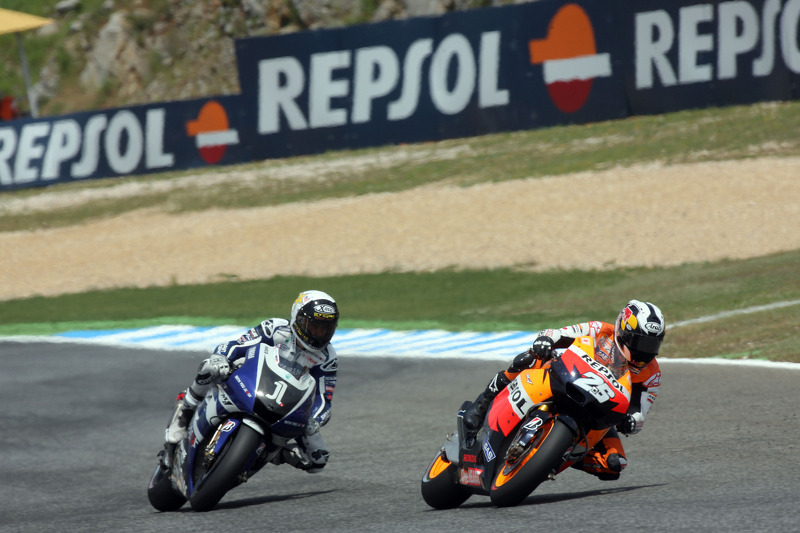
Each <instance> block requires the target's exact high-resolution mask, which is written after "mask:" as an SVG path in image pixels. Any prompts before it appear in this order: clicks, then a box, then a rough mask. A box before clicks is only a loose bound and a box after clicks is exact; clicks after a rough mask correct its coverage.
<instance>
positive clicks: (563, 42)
mask: <svg viewBox="0 0 800 533" xmlns="http://www.w3.org/2000/svg"><path fill="white" fill-rule="evenodd" d="M528 48H529V51H530V59H531V64H533V65H542V72H543V75H544V82H545V84H546V85H547V92H548V93H549V94H550V99H551V100H552V101H553V103H554V104H555V105H556V107H557V108H558V109H559V110H561V111H563V112H564V113H574V112H576V111H578V110H579V109H580V108H582V107H583V105H584V104H585V103H586V99H587V98H589V93H590V92H591V90H592V82H593V81H594V79H595V78H607V77H610V76H611V57H610V55H609V54H607V53H598V52H597V45H596V43H595V40H594V28H593V27H592V22H591V20H589V17H588V15H587V14H586V12H585V11H584V10H583V8H582V7H580V6H579V5H577V4H566V5H564V6H563V7H562V8H561V9H559V10H558V12H557V13H556V14H555V16H554V17H553V18H552V19H551V20H550V24H549V26H548V32H547V36H546V37H545V38H544V39H534V40H532V41H530V42H529V43H528Z"/></svg>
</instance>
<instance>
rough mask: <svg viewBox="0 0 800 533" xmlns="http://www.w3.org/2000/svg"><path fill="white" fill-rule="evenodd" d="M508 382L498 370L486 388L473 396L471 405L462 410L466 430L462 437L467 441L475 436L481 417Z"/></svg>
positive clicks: (481, 421)
mask: <svg viewBox="0 0 800 533" xmlns="http://www.w3.org/2000/svg"><path fill="white" fill-rule="evenodd" d="M510 382H511V381H510V380H509V379H508V377H506V373H505V372H498V373H497V375H495V376H494V377H493V378H492V380H491V381H490V382H489V384H488V385H487V386H486V390H484V391H483V392H482V393H480V394H479V395H478V397H477V398H475V401H474V402H472V405H470V406H469V407H467V409H466V411H464V429H465V430H466V434H465V435H464V438H465V439H466V440H467V441H470V440H472V439H474V438H475V435H476V434H477V433H478V429H480V427H481V425H482V424H483V419H484V418H485V417H486V411H488V409H489V405H490V404H491V403H492V400H494V398H495V396H497V393H499V392H500V391H501V390H503V389H504V388H506V385H508V384H509V383H510Z"/></svg>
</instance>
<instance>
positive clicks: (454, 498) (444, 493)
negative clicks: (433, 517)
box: [422, 452, 471, 509]
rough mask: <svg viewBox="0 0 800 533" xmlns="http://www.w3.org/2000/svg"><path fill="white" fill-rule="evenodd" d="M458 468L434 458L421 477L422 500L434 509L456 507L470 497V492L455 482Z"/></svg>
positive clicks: (445, 460) (439, 458) (439, 455)
mask: <svg viewBox="0 0 800 533" xmlns="http://www.w3.org/2000/svg"><path fill="white" fill-rule="evenodd" d="M457 472H458V468H457V467H456V465H454V464H453V463H451V462H450V461H448V460H447V459H445V458H444V457H443V456H442V453H441V452H439V454H438V455H437V456H436V458H435V459H434V460H433V462H432V463H431V465H430V466H429V467H428V470H426V471H425V475H424V476H422V499H424V500H425V503H427V504H428V505H430V506H431V507H433V508H434V509H452V508H454V507H458V506H459V505H461V504H462V503H464V502H465V501H467V498H469V497H470V494H471V493H470V492H469V491H468V490H467V489H466V488H465V487H464V486H462V485H459V484H458V483H457V480H456V475H457Z"/></svg>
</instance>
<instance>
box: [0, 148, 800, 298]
mask: <svg viewBox="0 0 800 533" xmlns="http://www.w3.org/2000/svg"><path fill="white" fill-rule="evenodd" d="M228 178H229V179H230V176H229V177H228ZM250 178H251V177H248V176H246V175H244V174H243V175H242V179H250ZM130 190H131V194H133V193H134V190H135V186H134V187H132V188H131V189H130ZM47 198H48V196H47V194H43V195H41V196H39V197H38V200H37V199H35V198H34V199H31V200H30V201H29V205H27V206H22V207H21V208H22V209H43V208H45V209H46V205H47V201H48V200H47ZM51 198H52V201H56V200H55V199H56V196H55V195H53V196H51ZM59 201H63V196H62V197H61V199H60V200H59ZM70 201H72V202H76V201H77V202H80V201H90V199H85V200H81V199H80V197H76V198H73V199H71V200H70ZM10 208H11V207H10V205H9V203H8V202H6V205H4V203H3V199H2V198H0V214H2V212H3V211H4V209H5V210H6V212H8V209H10ZM19 208H20V206H19V205H17V206H15V207H14V209H19ZM798 248H800V158H780V159H759V160H747V161H735V162H719V163H701V164H695V165H680V166H671V167H662V166H660V165H657V164H652V165H642V166H637V167H633V168H626V169H612V170H608V171H604V172H593V173H589V172H586V173H579V174H574V175H567V176H557V177H551V178H544V179H531V180H521V181H510V182H503V183H498V184H483V185H477V186H474V187H469V188H460V187H452V186H446V185H431V186H426V187H421V188H417V189H413V190H409V191H404V192H399V193H382V194H370V195H364V196H359V197H354V198H348V199H337V200H324V201H319V202H313V203H297V204H288V205H281V206H277V207H262V208H252V209H242V210H236V211H222V210H213V211H207V212H202V213H188V214H181V215H172V214H166V213H163V212H157V211H153V210H149V211H136V212H132V213H128V214H125V215H122V216H119V217H116V218H112V219H108V220H101V221H94V222H90V223H86V224H81V225H77V226H71V227H64V228H57V229H51V230H39V231H34V232H7V233H0V249H2V250H3V252H4V253H3V257H4V259H3V276H2V282H0V299H4V300H7V299H11V298H21V297H27V296H31V295H35V294H40V295H56V294H62V293H71V292H80V291H84V290H87V289H105V288H113V287H146V286H163V285H170V284H174V283H177V284H186V283H203V282H209V281H215V280H219V279H223V278H225V279H229V278H231V277H236V278H239V279H255V278H265V277H270V276H274V275H278V274H295V275H309V276H327V275H339V274H352V273H372V272H383V271H388V270H395V271H425V270H435V269H440V268H445V267H452V266H455V267H462V268H473V267H474V268H492V267H501V266H511V265H514V266H519V267H523V268H529V269H533V270H548V269H555V268H579V269H600V268H610V267H618V266H636V265H644V266H655V265H676V264H681V263H685V262H695V261H713V260H719V259H723V258H734V259H738V258H746V257H754V256H760V255H765V254H770V253H774V252H780V251H787V250H794V249H798Z"/></svg>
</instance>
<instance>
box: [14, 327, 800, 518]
mask: <svg viewBox="0 0 800 533" xmlns="http://www.w3.org/2000/svg"><path fill="white" fill-rule="evenodd" d="M203 356H204V354H203V353H201V352H174V351H173V352H163V351H151V350H145V349H120V348H110V347H102V346H85V345H74V344H50V343H19V342H0V364H1V365H2V367H1V368H2V370H0V372H1V373H0V394H2V404H3V408H4V414H3V417H2V420H3V421H4V424H3V425H4V428H3V431H2V433H1V434H0V435H2V436H0V532H12V531H13V532H49V531H58V532H84V531H86V532H105V531H108V532H111V531H114V532H127V531H130V532H151V531H152V532H173V531H174V532H181V533H186V532H188V531H193V530H202V531H226V532H238V531H242V532H249V531H259V532H269V531H281V532H289V531H313V532H315V533H319V532H339V531H342V532H344V531H347V532H361V531H375V532H394V531H431V532H449V531H458V532H472V531H543V532H545V531H546V532H554V531H555V532H558V531H655V532H659V531H668V532H673V531H687V532H688V531H691V532H697V531H703V532H716V531H726V532H728V531H748V532H753V531H775V532H788V531H798V530H800V505H798V494H800V468H798V465H800V458H799V457H800V445H799V444H798V442H800V419H799V417H798V414H797V412H798V406H800V387H798V381H800V370H793V369H788V370H787V369H769V368H755V367H724V366H718V365H697V364H685V363H669V362H665V363H664V364H663V366H662V369H663V370H664V385H663V386H662V389H661V394H660V396H659V398H658V401H657V402H656V404H655V406H654V408H653V410H652V412H651V414H650V417H649V418H648V421H647V424H646V426H645V429H644V431H643V432H642V433H640V434H639V435H636V436H634V437H631V438H628V439H624V443H625V445H626V450H627V455H628V459H629V461H630V465H629V467H628V469H627V470H626V471H625V472H624V474H623V476H622V478H621V479H620V480H619V481H616V482H603V481H599V480H597V479H595V478H594V477H592V476H590V475H588V474H584V473H582V472H578V471H575V470H569V471H567V472H565V473H563V474H562V475H560V476H559V477H558V479H557V480H555V481H551V482H546V483H544V484H543V485H542V486H541V487H540V488H539V489H537V490H536V491H535V492H534V493H533V494H532V495H531V496H529V497H528V498H527V499H526V500H525V501H524V502H523V503H522V504H520V505H519V506H518V507H515V508H507V509H498V508H494V507H492V506H491V505H490V503H489V499H488V498H487V497H479V496H473V497H472V498H471V499H470V500H468V501H467V502H466V503H465V504H464V505H463V506H462V507H461V508H459V509H456V510H451V511H434V510H432V509H429V508H428V507H427V506H426V504H425V503H424V502H423V500H422V498H421V496H420V488H419V487H420V478H421V476H422V473H423V471H424V470H425V468H426V466H427V465H428V463H429V462H430V460H431V459H432V457H433V455H434V453H435V452H436V450H437V449H438V448H439V446H440V445H441V443H442V440H443V438H444V436H445V434H446V433H448V432H449V431H451V430H452V426H453V421H454V414H455V411H456V410H457V408H458V407H459V405H460V404H461V402H462V401H463V400H465V399H472V398H474V396H475V395H476V394H477V393H478V392H479V391H480V390H481V389H482V387H483V386H484V385H485V383H486V382H487V381H488V379H489V377H490V376H491V375H492V374H493V373H494V372H495V371H496V370H498V363H497V362H496V361H492V362H477V361H465V362H454V361H452V360H422V359H411V360H404V359H400V358H394V357H385V358H367V357H347V355H342V356H341V358H340V372H339V383H338V386H337V389H336V394H335V397H334V412H333V418H332V420H331V422H330V424H328V425H327V426H326V427H325V428H324V430H323V431H324V433H323V435H324V436H325V438H326V440H327V442H328V444H329V446H330V448H331V450H332V456H331V462H330V464H329V465H328V467H327V468H326V469H325V470H324V471H323V472H321V473H319V474H316V475H312V474H307V473H305V472H301V471H297V470H294V469H292V468H291V467H287V466H285V465H284V466H280V467H276V466H272V465H268V466H267V467H265V468H264V469H263V470H262V471H261V472H259V473H258V475H256V476H255V477H254V478H253V479H252V480H250V481H249V482H248V483H246V484H244V485H242V486H240V487H238V488H236V489H234V490H233V491H231V492H229V493H228V495H227V496H226V497H225V498H223V500H222V501H221V502H220V504H219V505H218V506H217V508H216V509H215V510H213V511H211V512H208V513H194V512H192V511H191V510H190V509H189V507H188V506H185V507H184V508H183V509H181V510H180V511H178V512H173V513H159V512H157V511H155V510H154V509H152V508H151V507H150V505H149V503H148V501H147V496H146V487H147V483H148V481H149V478H150V475H151V474H152V472H153V470H154V467H155V460H156V457H155V456H156V453H157V451H158V450H159V449H160V447H161V445H162V436H163V428H164V425H165V423H166V419H167V417H168V416H169V414H170V411H171V407H172V402H173V399H174V395H175V394H176V393H177V392H178V391H179V390H180V389H182V388H184V387H185V386H186V385H187V384H188V382H189V381H190V380H191V378H192V376H193V375H194V371H195V370H196V368H197V364H198V363H199V361H200V360H201V359H202V357H203Z"/></svg>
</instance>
